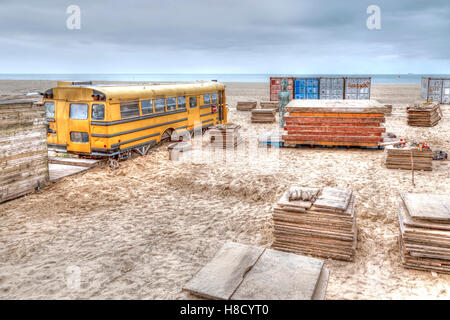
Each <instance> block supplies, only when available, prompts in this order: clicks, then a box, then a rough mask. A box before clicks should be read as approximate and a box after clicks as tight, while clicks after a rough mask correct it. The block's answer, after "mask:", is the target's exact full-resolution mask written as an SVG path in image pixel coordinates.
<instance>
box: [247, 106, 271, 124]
mask: <svg viewBox="0 0 450 320" xmlns="http://www.w3.org/2000/svg"><path fill="white" fill-rule="evenodd" d="M275 120H276V118H275V109H254V110H252V117H251V121H252V123H273V122H275Z"/></svg>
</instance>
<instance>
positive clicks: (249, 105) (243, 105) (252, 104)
mask: <svg viewBox="0 0 450 320" xmlns="http://www.w3.org/2000/svg"><path fill="white" fill-rule="evenodd" d="M256 104H257V102H256V101H239V102H238V103H237V104H236V110H239V111H251V110H252V109H255V108H256Z"/></svg>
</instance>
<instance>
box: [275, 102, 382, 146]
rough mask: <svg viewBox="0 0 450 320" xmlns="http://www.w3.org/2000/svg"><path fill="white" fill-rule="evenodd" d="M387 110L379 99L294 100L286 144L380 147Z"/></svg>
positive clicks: (288, 123)
mask: <svg viewBox="0 0 450 320" xmlns="http://www.w3.org/2000/svg"><path fill="white" fill-rule="evenodd" d="M386 110H387V109H386V107H385V106H384V105H382V104H380V103H379V102H377V101H376V100H292V101H291V102H289V104H288V105H287V106H286V111H287V113H286V115H285V117H284V120H285V122H286V126H285V127H284V130H285V131H286V133H285V134H284V135H283V140H284V142H285V145H286V146H290V145H324V146H360V147H378V143H379V142H382V141H383V137H382V134H383V132H385V131H386V128H384V126H383V123H384V122H385V112H386Z"/></svg>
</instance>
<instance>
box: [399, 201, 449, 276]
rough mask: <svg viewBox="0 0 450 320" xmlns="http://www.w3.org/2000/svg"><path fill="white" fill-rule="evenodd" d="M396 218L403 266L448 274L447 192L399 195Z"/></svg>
mask: <svg viewBox="0 0 450 320" xmlns="http://www.w3.org/2000/svg"><path fill="white" fill-rule="evenodd" d="M398 217H399V227H400V237H399V244H400V252H401V257H402V262H403V264H404V266H405V267H407V268H411V269H417V270H428V271H437V272H443V273H450V195H437V194H417V193H407V194H402V195H401V200H400V203H399V208H398Z"/></svg>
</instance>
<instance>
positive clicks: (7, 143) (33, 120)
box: [0, 100, 49, 202]
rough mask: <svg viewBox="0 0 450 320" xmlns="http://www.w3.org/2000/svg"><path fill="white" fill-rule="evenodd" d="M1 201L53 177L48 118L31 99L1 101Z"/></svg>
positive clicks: (44, 182) (27, 190)
mask: <svg viewBox="0 0 450 320" xmlns="http://www.w3.org/2000/svg"><path fill="white" fill-rule="evenodd" d="M0 168H1V170H0V202H3V201H6V200H9V199H13V198H17V197H19V196H21V195H24V194H27V193H30V192H33V191H34V190H35V189H36V188H39V187H43V186H44V185H45V184H47V182H48V181H49V171H48V153H47V120H46V118H45V111H44V109H43V108H38V107H33V102H32V101H30V100H2V101H0Z"/></svg>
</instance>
